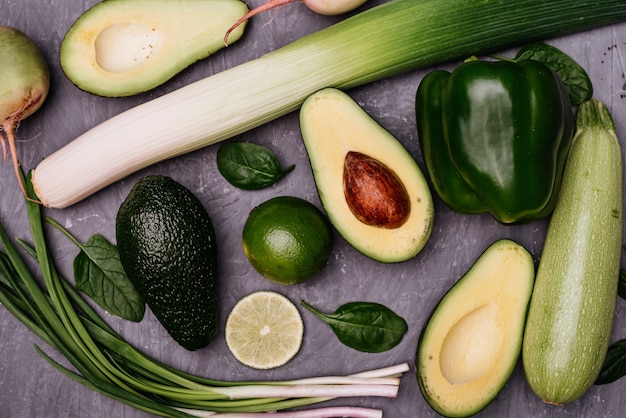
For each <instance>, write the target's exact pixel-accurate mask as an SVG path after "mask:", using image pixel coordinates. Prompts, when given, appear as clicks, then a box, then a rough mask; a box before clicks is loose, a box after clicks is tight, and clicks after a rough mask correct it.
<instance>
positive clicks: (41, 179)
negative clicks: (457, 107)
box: [32, 0, 626, 208]
mask: <svg viewBox="0 0 626 418" xmlns="http://www.w3.org/2000/svg"><path fill="white" fill-rule="evenodd" d="M624 20H626V0H603V1H597V0H550V1H546V0H450V1H441V0H392V1H389V2H386V3H384V4H381V5H378V6H376V7H372V8H370V9H368V10H365V11H364V12H361V13H358V14H356V15H354V16H352V17H350V18H348V19H345V20H343V21H341V22H339V23H337V24H335V25H332V26H330V27H328V28H326V29H323V30H321V31H318V32H315V33H313V34H310V35H308V36H305V37H303V38H300V39H298V40H296V41H294V42H292V43H291V44H289V45H286V46H284V47H282V48H280V49H277V50H275V51H273V52H270V53H268V54H266V55H264V56H262V57H260V58H258V59H255V60H252V61H248V62H246V63H243V64H241V65H238V66H235V67H233V68H230V69H228V70H226V71H222V72H220V73H217V74H214V75H212V76H210V77H207V78H205V79H203V80H200V81H197V82H195V83H192V84H189V85H187V86H185V87H183V88H181V89H179V90H176V91H174V92H171V93H169V94H166V95H164V96H161V97H158V98H156V99H153V100H151V101H149V102H146V103H143V104H141V105H139V106H137V107H134V108H132V109H129V110H127V111H125V112H123V113H121V114H119V115H117V116H115V117H113V118H111V119H109V120H108V121H105V122H104V123H102V124H100V125H98V126H96V127H94V128H93V129H91V130H89V131H87V132H85V133H84V134H83V135H81V136H80V137H78V138H76V139H75V140H74V141H72V142H71V143H70V144H68V145H66V146H64V147H63V148H61V149H60V150H58V151H56V152H55V153H53V154H52V155H50V156H48V157H47V158H45V159H44V160H43V161H42V162H41V163H40V164H39V165H38V166H37V167H36V168H35V169H34V170H33V172H32V182H33V185H34V188H35V192H36V194H37V196H38V198H39V199H40V200H41V201H42V202H43V203H44V204H45V205H46V206H49V207H55V208H63V207H66V206H69V205H71V204H74V203H76V202H78V201H80V200H82V199H84V198H86V197H87V196H89V195H91V194H92V193H95V192H96V191H98V190H100V189H101V188H103V187H105V186H107V185H109V184H111V183H113V182H114V181H117V180H120V179H122V178H124V177H126V176H128V175H129V174H131V173H133V172H135V171H137V170H140V169H142V168H144V167H146V166H148V165H150V164H154V163H156V162H158V161H162V160H165V159H167V158H173V157H176V156H178V155H181V154H183V153H187V152H191V151H194V150H196V149H199V148H201V147H204V146H207V145H210V144H214V143H216V142H218V141H222V140H225V139H228V138H231V137H233V136H235V135H238V134H240V133H242V132H245V131H247V130H250V129H252V128H254V127H257V126H259V125H261V124H263V123H266V122H269V121H271V120H273V119H276V118H278V117H280V116H282V115H284V114H286V113H288V112H291V111H294V110H296V109H298V108H299V106H300V105H301V104H302V102H303V101H304V100H305V99H306V98H307V97H308V96H310V95H311V94H313V93H315V92H316V91H318V90H320V89H322V88H325V87H335V88H339V89H347V88H351V87H355V86H359V85H362V84H365V83H369V82H372V81H375V80H380V79H382V78H385V77H389V76H392V75H395V74H399V73H402V72H406V71H412V70H415V69H417V68H423V67H426V66H429V65H433V64H437V63H442V62H445V61H449V60H451V59H455V58H466V57H468V56H469V55H472V54H481V53H486V52H493V51H495V50H498V49H503V48H506V47H511V46H514V45H519V44H523V43H527V42H530V41H534V40H539V39H546V38H550V37H555V36H559V35H563V34H565V33H570V32H574V31H581V30H585V29H590V28H593V27H597V26H600V25H606V24H610V23H616V22H620V21H624Z"/></svg>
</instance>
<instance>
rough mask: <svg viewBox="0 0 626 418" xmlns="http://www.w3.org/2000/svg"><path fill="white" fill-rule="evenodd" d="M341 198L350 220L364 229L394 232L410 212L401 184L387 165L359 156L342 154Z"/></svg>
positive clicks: (352, 153) (368, 157) (404, 190)
mask: <svg viewBox="0 0 626 418" xmlns="http://www.w3.org/2000/svg"><path fill="white" fill-rule="evenodd" d="M343 186H344V195H345V198H346V203H347V204H348V207H349V208H350V210H351V211H352V213H353V214H354V216H355V217H356V218H357V219H358V220H359V221H361V222H363V223H364V224H366V225H370V226H375V227H379V228H386V229H395V228H399V227H401V226H402V225H403V224H404V223H405V222H406V220H407V219H408V217H409V213H410V212H411V202H410V200H409V195H408V193H407V190H406V188H405V187H404V184H403V183H402V181H401V180H400V178H399V177H398V175H397V174H396V173H395V172H394V171H393V170H392V169H391V168H389V167H388V166H387V165H385V164H383V163H382V162H380V161H378V160H377V159H375V158H372V157H370V156H368V155H365V154H362V153H360V152H354V151H350V152H348V153H347V154H346V157H345V160H344V170H343Z"/></svg>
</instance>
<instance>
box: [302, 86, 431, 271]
mask: <svg viewBox="0 0 626 418" xmlns="http://www.w3.org/2000/svg"><path fill="white" fill-rule="evenodd" d="M300 128H301V132H302V138H303V140H304V145H305V147H306V150H307V153H308V157H309V161H310V163H311V168H312V171H313V177H314V179H315V184H316V186H317V190H318V193H319V196H320V200H321V202H322V205H323V207H324V210H325V211H326V213H327V215H328V218H329V220H330V222H331V223H332V225H333V226H334V227H335V228H336V229H337V231H338V232H339V233H340V234H341V235H342V236H343V238H344V239H345V240H346V241H347V242H348V243H350V244H351V245H352V246H353V247H354V248H356V249H357V250H358V251H360V252H361V253H363V254H365V255H366V256H368V257H370V258H372V259H374V260H377V261H381V262H387V263H391V262H401V261H405V260H408V259H410V258H412V257H414V256H415V255H417V254H418V253H419V252H420V251H421V250H422V249H423V247H424V246H425V245H426V243H427V241H428V239H429V238H430V235H431V232H432V227H433V218H434V206H433V200H432V196H431V193H430V189H429V188H428V185H427V183H426V180H425V178H424V175H423V173H422V171H421V169H420V168H419V166H418V165H417V163H416V161H415V159H414V158H413V157H412V156H411V154H410V153H409V152H408V151H407V149H406V148H405V147H404V146H403V145H402V143H401V142H400V141H399V140H398V139H397V138H395V137H394V136H393V135H392V134H391V133H390V132H388V131H387V130H385V128H383V127H382V126H381V125H380V124H378V123H377V122H376V121H375V120H374V119H372V118H371V117H370V116H369V115H368V114H367V113H366V112H365V111H364V110H363V109H362V108H361V107H360V106H359V105H358V104H357V103H356V102H355V101H354V100H352V98H351V97H350V96H348V95H347V94H346V93H344V92H342V91H340V90H337V89H334V88H326V89H323V90H320V91H318V92H316V93H314V94H313V95H311V96H310V97H308V98H307V99H306V100H305V102H304V103H303V105H302V108H301V110H300ZM381 196H382V198H381ZM355 208H356V209H355Z"/></svg>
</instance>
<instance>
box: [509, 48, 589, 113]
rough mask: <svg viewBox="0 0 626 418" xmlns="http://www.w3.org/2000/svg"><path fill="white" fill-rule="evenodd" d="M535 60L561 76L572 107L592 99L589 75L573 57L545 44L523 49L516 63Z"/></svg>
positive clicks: (516, 58) (518, 54)
mask: <svg viewBox="0 0 626 418" xmlns="http://www.w3.org/2000/svg"><path fill="white" fill-rule="evenodd" d="M523 60H533V61H539V62H542V63H543V64H545V65H546V66H547V67H548V68H550V69H552V71H554V72H555V73H557V74H558V75H559V77H560V78H561V80H563V83H564V84H565V87H566V88H567V91H568V93H569V98H570V101H571V102H572V105H574V106H577V105H579V104H581V103H583V102H585V101H587V100H589V99H590V98H591V96H592V95H593V85H592V83H591V80H590V79H589V75H588V74H587V72H586V71H585V70H584V68H582V67H581V66H580V65H579V64H578V63H577V62H576V61H574V59H572V57H570V56H569V55H567V54H566V53H564V52H563V51H561V50H560V49H558V48H556V47H553V46H551V45H548V44H545V43H543V42H537V43H533V44H530V45H527V46H525V47H523V48H521V49H520V50H519V51H518V52H517V55H516V57H515V61H518V62H519V61H523Z"/></svg>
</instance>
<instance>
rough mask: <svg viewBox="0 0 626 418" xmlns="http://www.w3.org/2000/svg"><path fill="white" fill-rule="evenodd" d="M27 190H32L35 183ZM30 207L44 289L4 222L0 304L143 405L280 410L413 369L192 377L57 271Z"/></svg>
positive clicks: (360, 391)
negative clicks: (139, 341)
mask: <svg viewBox="0 0 626 418" xmlns="http://www.w3.org/2000/svg"><path fill="white" fill-rule="evenodd" d="M29 193H30V194H31V195H32V190H30V191H29ZM26 206H27V209H28V218H29V222H30V226H31V233H32V239H33V242H34V247H33V248H31V247H29V246H27V244H25V243H24V241H21V240H20V241H19V242H20V243H22V244H21V245H22V247H23V248H24V249H25V250H26V251H27V252H28V253H29V254H30V255H32V256H33V257H34V258H35V259H36V260H37V263H38V265H39V267H40V269H41V274H42V276H43V279H44V288H43V289H42V288H40V287H39V284H38V282H37V280H36V278H35V276H33V275H32V273H31V272H30V271H29V269H28V267H27V265H26V262H25V260H23V259H22V258H21V256H20V254H19V252H18V248H17V247H16V246H15V245H14V244H13V243H12V242H11V240H10V238H9V237H8V236H7V234H6V231H5V229H4V227H3V226H2V224H0V244H1V245H2V247H3V249H4V252H0V303H2V305H4V307H5V308H6V309H7V310H9V311H10V312H11V313H12V314H13V315H14V316H15V317H16V318H18V319H19V320H20V321H21V322H22V323H23V324H24V325H26V326H27V327H28V328H29V329H30V330H31V331H33V332H34V333H35V334H36V335H37V336H38V337H40V338H41V339H42V340H43V341H44V342H45V343H47V344H48V345H50V346H51V347H53V348H54V349H56V350H57V351H58V352H60V353H61V354H63V355H64V356H65V358H66V359H67V360H68V361H70V362H71V364H72V365H73V366H74V367H75V368H76V371H73V370H70V369H69V368H66V367H65V366H63V365H61V364H60V363H58V362H57V361H55V360H54V359H53V358H52V357H51V356H49V355H48V354H46V353H45V352H44V351H43V350H42V349H41V348H39V347H36V349H37V351H38V353H39V354H40V355H41V356H42V357H43V358H44V359H45V360H46V361H48V362H49V363H50V364H51V365H52V366H54V367H55V368H56V369H57V370H59V371H60V372H62V373H63V374H65V375H66V376H67V377H70V378H72V379H74V380H76V381H78V382H80V383H82V384H84V385H86V386H87V387H89V388H92V389H93V390H96V391H98V392H100V393H102V394H105V395H107V396H110V397H112V398H114V399H117V400H119V401H120V402H124V403H126V404H128V405H131V406H133V407H135V408H137V409H140V410H142V411H145V412H148V413H152V414H156V415H159V416H170V417H189V416H202V413H203V411H215V412H224V413H226V412H262V411H276V410H282V409H287V408H294V407H297V406H303V405H310V404H314V403H318V402H322V401H324V400H328V399H332V398H337V397H348V396H382V397H395V396H396V395H397V391H398V385H399V383H400V381H399V378H400V376H401V375H402V373H404V372H406V371H407V370H408V365H406V364H400V365H397V366H392V367H389V368H385V369H380V370H371V371H367V372H363V373H358V374H354V375H351V376H346V377H332V376H331V377H328V378H324V377H317V378H311V379H298V380H291V381H284V382H277V381H272V382H241V383H236V382H221V381H215V380H210V379H206V378H201V377H198V376H193V375H190V374H187V373H184V372H182V371H178V370H175V369H173V368H171V367H168V366H166V365H164V364H161V363H159V362H158V361H156V360H154V359H152V358H150V357H148V356H146V355H145V354H143V353H141V352H139V351H138V350H136V349H135V348H134V347H132V346H131V345H130V344H128V343H127V342H126V341H124V339H122V337H120V336H119V335H118V334H117V333H116V332H115V331H114V330H113V329H112V328H111V327H110V326H109V325H107V324H106V322H104V320H103V319H102V318H101V317H100V316H98V314H97V313H96V312H95V311H94V310H93V309H92V308H91V307H90V305H89V304H88V303H87V302H86V301H85V300H84V299H82V297H81V296H80V295H79V293H78V292H77V291H76V290H75V289H74V287H72V285H71V284H70V283H69V282H68V281H66V280H65V279H64V278H62V277H61V276H60V274H59V273H58V271H57V269H56V267H55V265H54V262H53V260H52V258H51V256H50V249H49V248H48V247H47V244H46V239H45V236H44V229H43V224H42V214H41V206H40V205H39V204H37V203H34V202H32V201H26ZM311 413H315V414H316V415H304V416H316V417H335V416H340V415H342V416H345V415H349V416H352V417H364V418H369V417H380V416H381V415H380V412H379V411H372V410H368V409H367V408H349V407H346V408H332V407H329V408H324V409H323V410H320V411H317V412H315V411H314V412H311V411H307V412H306V414H311ZM211 415H214V414H211ZM216 415H217V416H219V414H216ZM225 416H229V415H225ZM264 416H265V415H264ZM275 416H277V417H278V416H288V417H297V416H298V414H297V413H294V412H289V413H287V415H275Z"/></svg>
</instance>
